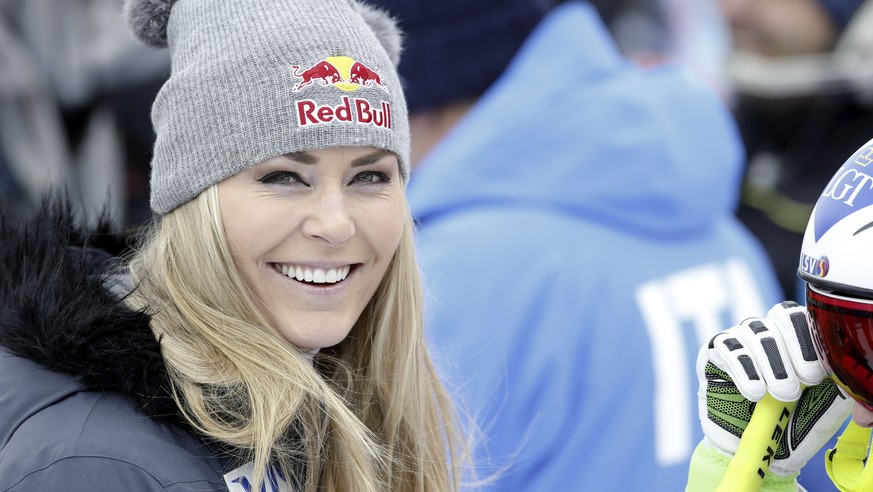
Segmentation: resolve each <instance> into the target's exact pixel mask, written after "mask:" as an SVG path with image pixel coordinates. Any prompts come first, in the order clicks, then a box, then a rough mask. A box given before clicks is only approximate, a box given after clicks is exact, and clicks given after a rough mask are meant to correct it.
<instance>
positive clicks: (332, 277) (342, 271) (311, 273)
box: [277, 265, 352, 284]
mask: <svg viewBox="0 0 873 492" xmlns="http://www.w3.org/2000/svg"><path fill="white" fill-rule="evenodd" d="M351 269H352V267H351V265H346V266H344V267H340V268H331V269H329V270H324V269H321V268H304V267H299V266H295V265H282V266H281V268H278V265H277V270H281V272H282V275H286V276H288V277H290V278H293V279H295V280H297V281H299V282H311V283H314V284H335V283H337V282H341V281H343V280H345V278H346V277H347V276H348V275H349V272H350V271H351Z"/></svg>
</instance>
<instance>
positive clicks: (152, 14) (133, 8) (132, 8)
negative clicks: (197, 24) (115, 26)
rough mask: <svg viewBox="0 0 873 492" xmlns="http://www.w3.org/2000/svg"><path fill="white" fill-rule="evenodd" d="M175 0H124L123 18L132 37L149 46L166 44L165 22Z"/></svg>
mask: <svg viewBox="0 0 873 492" xmlns="http://www.w3.org/2000/svg"><path fill="white" fill-rule="evenodd" d="M175 3H176V0H126V1H125V3H124V18H125V19H126V20H127V25H128V26H129V27H130V29H131V31H133V35H134V37H136V39H137V40H139V41H140V42H142V43H144V44H147V45H149V46H155V47H158V48H165V47H166V46H167V23H168V22H169V21H170V10H172V8H173V5H174V4H175Z"/></svg>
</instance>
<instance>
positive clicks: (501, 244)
mask: <svg viewBox="0 0 873 492" xmlns="http://www.w3.org/2000/svg"><path fill="white" fill-rule="evenodd" d="M742 158H743V152H742V147H741V143H740V140H739V138H738V135H737V131H736V129H735V126H734V124H733V121H732V120H731V117H730V114H729V112H728V110H727V109H726V108H725V107H724V106H723V104H722V103H721V101H720V100H719V99H718V97H717V96H716V95H715V94H713V93H712V92H710V90H709V89H708V88H707V87H706V86H705V85H704V84H703V83H701V82H699V81H697V80H695V79H694V78H693V77H692V76H691V75H689V74H688V73H687V72H685V71H683V70H681V69H680V68H678V67H674V66H661V67H656V68H652V69H647V70H643V69H638V68H636V67H635V66H633V65H631V64H630V63H629V62H627V61H625V60H624V59H622V58H621V57H620V56H619V53H618V51H617V49H616V47H615V46H614V45H613V44H612V41H611V39H610V38H609V35H608V33H607V31H606V30H605V28H604V27H603V25H602V24H601V22H600V20H599V18H598V17H597V14H596V12H595V11H594V10H593V9H592V8H591V7H590V6H588V5H586V4H581V3H578V2H571V3H567V4H564V5H562V6H561V7H558V8H557V9H556V10H554V11H552V12H551V14H550V15H549V16H548V17H547V18H546V19H545V20H544V21H543V22H542V23H541V24H540V25H539V26H538V28H537V29H536V30H535V31H534V32H533V33H532V35H531V37H530V38H529V39H528V40H527V42H526V44H525V45H524V46H523V48H522V50H521V51H520V52H519V54H518V55H517V56H516V58H515V59H514V60H513V63H512V64H511V65H510V67H509V68H508V69H507V71H506V72H505V73H504V74H503V76H502V78H501V79H500V80H498V81H497V83H496V84H495V85H494V86H492V88H491V89H489V91H488V92H487V93H486V94H485V95H484V96H483V98H482V99H480V100H479V101H478V102H477V104H476V106H475V107H474V108H473V110H472V111H471V112H470V113H468V114H467V115H466V116H465V118H464V119H463V120H462V121H461V123H460V124H459V125H458V126H456V127H455V128H454V129H453V130H452V132H451V133H450V134H449V135H448V136H447V137H446V138H445V139H444V140H443V141H442V142H441V143H440V144H439V145H438V146H437V147H436V148H435V149H434V150H433V151H432V152H431V153H430V154H429V155H428V156H427V157H426V158H425V159H424V160H423V161H422V162H421V164H420V166H418V168H417V169H416V170H415V171H414V172H413V174H412V178H411V181H410V184H409V196H410V200H411V204H412V207H413V212H414V213H415V215H416V216H417V219H418V221H419V229H418V236H417V240H418V243H419V247H420V249H419V256H420V261H421V263H422V266H423V268H424V271H425V276H426V277H425V282H426V286H427V288H428V290H429V293H428V299H427V302H428V310H429V311H428V317H427V321H428V328H429V336H430V337H431V339H432V343H433V346H434V348H435V349H436V354H437V360H438V363H439V365H440V366H441V368H442V370H443V371H444V373H445V377H446V379H447V380H448V381H449V382H450V383H451V384H452V385H454V386H456V387H457V392H458V394H459V395H460V396H459V399H460V400H461V401H462V403H464V404H465V405H466V406H467V407H468V410H469V412H470V413H472V414H474V415H476V416H477V417H478V419H479V420H478V422H479V425H480V427H481V428H482V430H483V432H484V434H485V435H484V442H483V444H482V446H480V447H479V450H478V454H477V456H478V458H479V459H480V463H482V462H483V461H488V462H490V465H487V464H486V465H483V467H482V469H481V470H480V472H481V475H483V476H484V477H487V476H489V474H491V473H494V472H496V471H498V470H499V469H500V468H501V467H502V466H505V465H508V468H507V470H506V471H505V472H504V473H503V475H502V476H500V477H499V478H498V479H497V480H496V481H495V483H494V484H493V485H490V486H486V487H485V490H488V491H497V490H502V491H503V490H505V491H514V492H518V491H543V490H597V491H605V490H622V491H632V490H646V491H653V490H663V491H671V492H673V491H676V490H683V489H684V486H685V483H686V479H687V472H688V461H689V459H690V456H691V453H692V451H693V449H694V446H695V445H696V444H697V443H698V441H699V440H700V439H701V438H702V437H703V436H702V432H701V430H700V425H699V422H698V418H697V409H696V402H697V400H696V392H697V380H696V377H695V376H694V363H695V359H696V356H697V351H698V349H699V347H700V346H701V345H702V344H703V343H705V342H706V341H707V340H708V338H709V337H710V336H711V335H712V334H713V333H714V332H715V331H718V330H721V329H724V328H727V327H728V326H730V325H731V324H734V323H736V322H739V321H740V320H742V319H743V318H745V317H747V316H753V315H757V316H761V315H764V314H766V309H767V308H768V307H770V306H771V305H772V304H774V303H776V302H778V301H780V300H781V293H780V292H779V291H778V286H777V283H776V279H775V276H774V274H773V271H772V268H771V266H770V265H769V264H768V263H767V260H766V257H765V256H764V253H763V250H762V249H761V248H760V245H759V244H758V243H757V242H756V241H755V240H754V239H753V238H752V237H751V235H750V234H749V233H748V232H747V231H746V230H744V229H743V228H742V227H741V226H740V225H739V224H738V222H737V221H736V220H735V218H734V217H733V210H734V207H735V205H736V201H737V195H738V187H739V180H740V175H741V172H742ZM659 401H660V402H661V404H660V405H659V404H658V402H659Z"/></svg>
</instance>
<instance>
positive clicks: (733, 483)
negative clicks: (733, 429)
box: [715, 393, 797, 492]
mask: <svg viewBox="0 0 873 492" xmlns="http://www.w3.org/2000/svg"><path fill="white" fill-rule="evenodd" d="M795 406H797V402H796V401H792V402H788V403H785V402H781V401H779V400H777V399H775V398H773V397H772V396H770V394H769V393H767V394H766V395H764V398H762V399H761V401H759V402H758V404H757V405H755V410H754V412H752V418H751V419H750V420H749V425H748V426H746V430H745V431H743V437H742V438H740V444H739V446H738V447H737V452H736V454H734V457H733V458H731V462H730V464H729V465H728V469H727V472H726V473H725V476H724V478H723V479H722V481H721V484H719V486H718V488H717V489H715V491H716V492H757V491H759V490H761V483H762V482H763V481H764V475H766V474H767V470H769V469H770V462H771V461H772V460H773V456H774V455H775V454H776V447H777V446H778V444H779V440H780V439H781V438H782V433H784V432H785V429H786V428H787V427H788V419H789V418H790V417H791V412H793V411H794V407H795Z"/></svg>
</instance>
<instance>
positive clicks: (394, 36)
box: [352, 1, 403, 66]
mask: <svg viewBox="0 0 873 492" xmlns="http://www.w3.org/2000/svg"><path fill="white" fill-rule="evenodd" d="M352 3H353V4H354V5H355V8H356V9H357V10H358V13H359V14H360V15H361V17H363V18H364V21H365V22H366V23H367V25H369V26H370V29H372V30H373V33H374V34H376V39H378V40H379V42H380V43H382V47H384V48H385V51H387V52H388V58H390V59H391V63H393V64H394V65H395V66H397V65H398V64H399V63H400V53H401V51H403V33H402V32H401V31H400V28H399V27H398V26H397V21H396V20H395V19H394V18H393V17H391V15H389V14H388V12H386V11H384V10H381V9H378V8H376V7H373V6H370V5H367V4H365V3H361V2H357V1H355V2H352Z"/></svg>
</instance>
